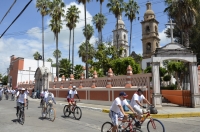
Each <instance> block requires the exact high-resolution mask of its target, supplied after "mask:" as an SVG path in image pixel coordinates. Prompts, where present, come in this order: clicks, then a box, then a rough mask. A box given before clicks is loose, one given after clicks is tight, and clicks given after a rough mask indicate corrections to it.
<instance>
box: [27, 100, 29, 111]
mask: <svg viewBox="0 0 200 132" xmlns="http://www.w3.org/2000/svg"><path fill="white" fill-rule="evenodd" d="M26 101H27V102H26V103H27V104H26V109H27V110H28V103H29V101H28V99H27V100H26Z"/></svg>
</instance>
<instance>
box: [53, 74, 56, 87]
mask: <svg viewBox="0 0 200 132" xmlns="http://www.w3.org/2000/svg"><path fill="white" fill-rule="evenodd" d="M56 82H57V76H55V78H54V84H53V88H56Z"/></svg>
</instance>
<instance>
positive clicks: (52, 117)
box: [49, 108, 56, 122]
mask: <svg viewBox="0 0 200 132" xmlns="http://www.w3.org/2000/svg"><path fill="white" fill-rule="evenodd" d="M55 118H56V110H55V109H54V108H49V120H50V121H52V122H53V121H54V120H55Z"/></svg>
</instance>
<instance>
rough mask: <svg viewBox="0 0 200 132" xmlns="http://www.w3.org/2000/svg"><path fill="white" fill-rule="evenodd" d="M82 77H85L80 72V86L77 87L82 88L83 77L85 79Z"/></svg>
mask: <svg viewBox="0 0 200 132" xmlns="http://www.w3.org/2000/svg"><path fill="white" fill-rule="evenodd" d="M84 77H85V75H84V74H83V73H81V78H80V86H79V88H83V79H85V78H84Z"/></svg>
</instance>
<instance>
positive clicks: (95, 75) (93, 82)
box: [91, 70, 98, 88]
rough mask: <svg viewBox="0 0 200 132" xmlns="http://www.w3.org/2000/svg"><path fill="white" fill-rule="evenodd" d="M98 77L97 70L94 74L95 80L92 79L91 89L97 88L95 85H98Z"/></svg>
mask: <svg viewBox="0 0 200 132" xmlns="http://www.w3.org/2000/svg"><path fill="white" fill-rule="evenodd" d="M97 77H98V76H97V72H96V70H95V71H94V73H93V79H92V86H91V88H96V85H95V83H96V78H97Z"/></svg>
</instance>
